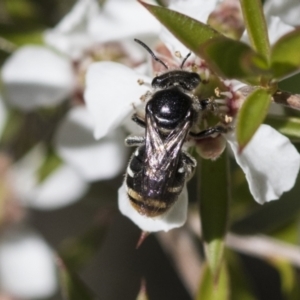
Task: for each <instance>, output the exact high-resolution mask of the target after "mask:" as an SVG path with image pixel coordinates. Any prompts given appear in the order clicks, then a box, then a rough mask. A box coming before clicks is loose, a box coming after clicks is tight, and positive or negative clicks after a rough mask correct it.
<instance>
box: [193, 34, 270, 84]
mask: <svg viewBox="0 0 300 300" xmlns="http://www.w3.org/2000/svg"><path fill="white" fill-rule="evenodd" d="M199 52H200V55H201V57H203V58H204V59H205V60H206V62H207V63H208V64H209V66H210V67H211V68H212V69H213V70H214V71H215V72H216V73H217V74H219V75H220V76H222V77H225V78H235V79H240V80H243V81H246V82H249V83H252V84H259V79H260V75H261V74H263V73H267V65H266V64H265V63H264V61H263V60H262V59H261V58H260V57H259V56H258V55H257V54H256V53H255V52H254V51H253V50H252V49H251V48H250V47H249V46H248V45H246V44H245V43H242V42H239V41H235V40H232V39H229V38H226V37H217V38H213V39H211V40H209V41H208V42H206V43H205V44H204V45H203V47H201V49H200V51H199Z"/></svg>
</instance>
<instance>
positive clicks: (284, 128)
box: [265, 116, 300, 138]
mask: <svg viewBox="0 0 300 300" xmlns="http://www.w3.org/2000/svg"><path fill="white" fill-rule="evenodd" d="M265 123H266V124H268V125H270V126H272V127H274V128H275V129H277V130H278V131H279V132H281V133H282V134H284V135H287V136H288V137H291V138H300V118H292V117H285V116H267V118H266V120H265Z"/></svg>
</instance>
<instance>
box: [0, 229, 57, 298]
mask: <svg viewBox="0 0 300 300" xmlns="http://www.w3.org/2000/svg"><path fill="white" fill-rule="evenodd" d="M0 289H1V292H3V293H6V294H7V295H10V296H12V297H15V298H18V299H41V298H47V297H51V296H53V295H54V294H55V292H56V291H57V289H58V283H57V278H56V267H55V258H54V255H53V253H52V251H51V249H50V248H49V246H48V245H47V244H46V242H45V241H44V240H43V239H42V237H40V236H39V235H38V234H37V233H36V232H34V231H32V230H30V229H27V228H22V227H20V226H19V227H18V226H16V227H12V228H8V229H6V230H4V231H3V232H2V234H1V237H0Z"/></svg>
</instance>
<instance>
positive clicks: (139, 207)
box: [127, 188, 173, 217]
mask: <svg viewBox="0 0 300 300" xmlns="http://www.w3.org/2000/svg"><path fill="white" fill-rule="evenodd" d="M127 194H128V197H129V200H130V203H131V205H132V206H133V207H134V208H135V209H136V211H137V212H138V213H139V214H141V215H144V216H147V217H157V216H159V215H162V214H163V213H165V212H166V211H167V210H168V209H169V207H170V205H171V204H173V202H172V203H168V202H165V201H162V200H160V199H152V198H144V197H143V196H142V195H140V194H139V193H138V192H136V191H134V190H133V189H130V188H129V189H128V191H127Z"/></svg>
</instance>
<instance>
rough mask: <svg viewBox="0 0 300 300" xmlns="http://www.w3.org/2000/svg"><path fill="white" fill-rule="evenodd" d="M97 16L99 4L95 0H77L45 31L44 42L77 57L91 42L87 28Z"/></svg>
mask: <svg viewBox="0 0 300 300" xmlns="http://www.w3.org/2000/svg"><path fill="white" fill-rule="evenodd" d="M97 16H99V5H98V2H97V1H96V0H79V1H78V2H77V3H76V4H75V6H74V7H73V8H72V10H71V11H70V12H69V13H68V14H67V15H66V16H65V17H64V18H63V19H62V20H61V21H60V22H59V23H58V25H57V26H56V27H55V28H54V29H51V30H47V31H46V32H45V35H44V39H45V42H46V43H47V44H48V45H50V46H52V47H53V48H55V49H57V50H58V51H61V52H63V53H65V54H67V55H69V56H71V57H72V58H79V57H80V56H81V55H82V53H83V52H84V51H85V50H86V49H87V48H88V47H90V46H91V45H92V44H93V39H92V38H91V36H90V35H89V34H88V33H87V28H88V24H89V22H91V21H92V20H93V19H94V18H96V17H97Z"/></svg>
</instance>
